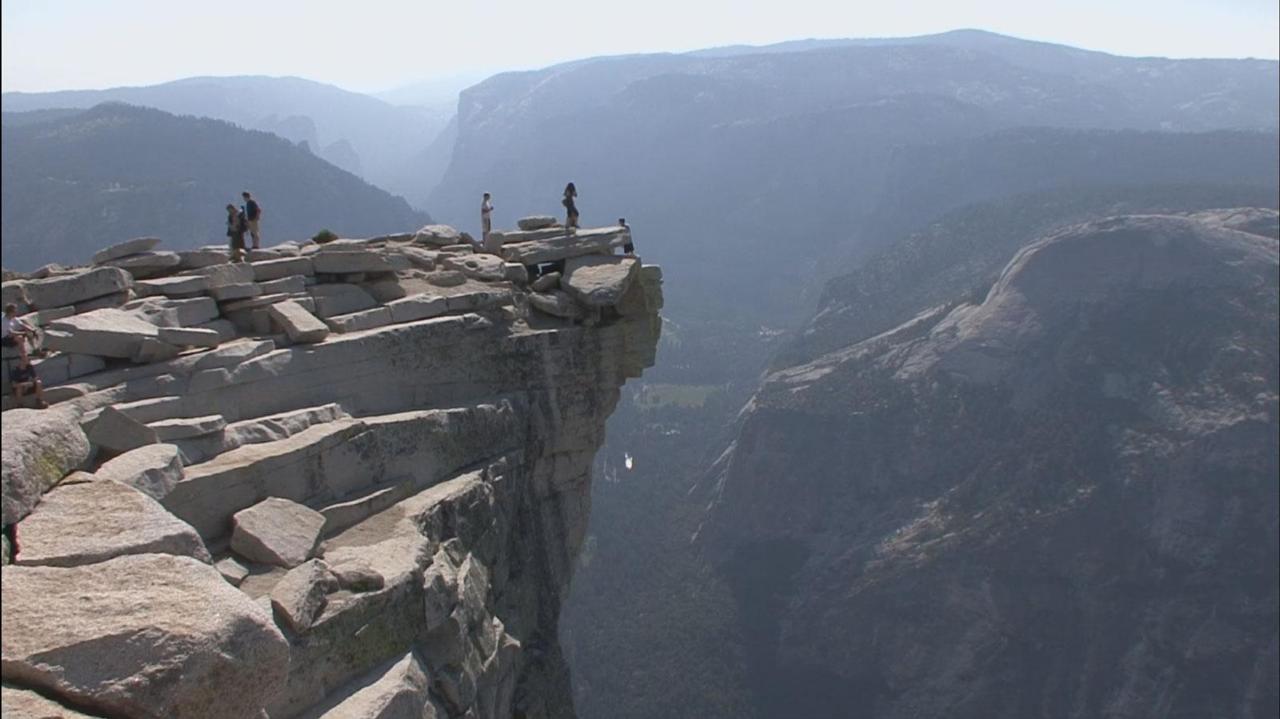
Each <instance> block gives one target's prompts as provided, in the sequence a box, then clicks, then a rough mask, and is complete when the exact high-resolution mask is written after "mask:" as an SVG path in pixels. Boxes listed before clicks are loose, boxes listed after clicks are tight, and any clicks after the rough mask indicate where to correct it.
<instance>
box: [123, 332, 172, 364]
mask: <svg viewBox="0 0 1280 719" xmlns="http://www.w3.org/2000/svg"><path fill="white" fill-rule="evenodd" d="M181 352H182V348H180V347H178V346H177V345H171V344H169V343H168V342H163V341H161V340H160V339H159V338H156V337H144V338H143V339H142V342H141V343H140V344H139V345H138V351H137V352H134V353H133V357H132V358H131V359H132V360H133V361H134V362H136V363H138V364H148V363H150V362H164V361H165V360H171V359H173V358H174V357H177V356H178V355H179V354H181Z"/></svg>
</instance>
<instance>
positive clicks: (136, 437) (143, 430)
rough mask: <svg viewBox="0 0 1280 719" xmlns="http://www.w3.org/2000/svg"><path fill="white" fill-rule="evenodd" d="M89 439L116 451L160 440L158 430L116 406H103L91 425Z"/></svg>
mask: <svg viewBox="0 0 1280 719" xmlns="http://www.w3.org/2000/svg"><path fill="white" fill-rule="evenodd" d="M89 441H90V442H92V443H93V444H94V445H96V446H98V447H102V448H104V449H108V450H111V451H112V452H116V453H123V452H128V451H129V450H131V449H136V448H138V447H142V446H145V445H148V444H155V443H156V442H159V441H160V438H159V437H158V436H156V431H155V430H154V429H151V428H150V427H148V426H147V425H145V424H143V423H141V422H139V421H138V420H136V419H134V418H132V417H130V416H129V415H127V414H125V413H124V412H121V411H120V410H118V409H116V408H115V407H111V406H107V407H103V408H102V412H101V413H99V414H98V418H97V419H95V420H94V421H93V424H92V425H91V426H90V427H89Z"/></svg>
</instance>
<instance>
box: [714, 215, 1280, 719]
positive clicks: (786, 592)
mask: <svg viewBox="0 0 1280 719" xmlns="http://www.w3.org/2000/svg"><path fill="white" fill-rule="evenodd" d="M1261 215H1266V217H1261ZM1233 217H1234V218H1235V219H1236V220H1238V219H1239V217H1240V216H1239V214H1238V213H1235V214H1233V213H1216V214H1215V213H1204V214H1201V215H1197V216H1194V217H1168V216H1129V217H1121V218H1114V219H1109V220H1105V221H1097V222H1091V223H1087V224H1084V225H1078V226H1075V227H1072V228H1069V229H1067V230H1064V231H1061V232H1060V233H1058V234H1056V235H1052V236H1050V237H1048V238H1046V239H1044V240H1042V241H1039V242H1036V243H1034V244H1032V245H1030V246H1028V247H1026V248H1024V249H1023V250H1022V251H1021V252H1019V253H1018V254H1017V255H1016V256H1015V257H1014V259H1013V260H1012V261H1011V262H1010V263H1009V264H1008V266H1007V267H1006V268H1005V270H1004V272H1003V273H1002V274H1001V276H1000V278H999V279H998V280H997V281H996V283H995V284H994V286H992V287H991V289H990V292H989V293H988V294H987V296H986V298H985V299H984V300H981V301H980V302H976V303H973V304H963V303H962V304H959V305H958V306H956V305H952V306H951V307H953V308H948V307H947V306H944V307H940V308H936V309H933V310H926V311H924V312H922V313H921V314H920V315H919V316H917V317H916V318H915V319H913V320H911V321H910V322H907V323H905V324H902V325H901V326H899V327H897V328H895V329H892V330H890V331H888V332H885V333H883V334H880V335H877V336H875V337H872V338H869V339H866V340H863V341H861V342H859V343H857V344H854V345H852V346H849V347H846V348H845V349H843V350H839V351H836V352H832V353H829V354H827V355H824V356H822V357H820V358H818V359H816V360H814V361H812V362H810V363H808V364H804V365H800V366H795V367H790V368H787V369H785V370H782V371H779V372H777V373H775V374H773V375H771V376H770V377H769V378H768V380H767V381H766V382H765V384H764V386H763V388H762V389H761V390H760V392H759V393H758V395H757V396H756V398H755V399H754V400H753V401H752V403H751V404H750V405H749V407H748V409H747V410H746V411H745V413H744V419H743V422H742V428H741V431H740V433H739V436H738V438H737V441H736V443H735V445H734V447H733V448H732V450H731V452H730V453H728V454H727V456H726V457H725V458H724V460H723V461H722V463H721V466H720V467H719V472H720V474H719V484H718V486H717V488H716V499H715V501H714V503H713V505H712V507H711V509H710V513H709V516H708V519H707V522H706V524H705V526H704V528H703V530H702V535H701V538H702V540H703V541H704V543H705V546H706V547H707V548H708V549H709V550H711V552H712V553H713V554H714V555H715V556H717V557H719V558H720V559H721V560H722V562H723V566H724V568H725V572H726V575H727V577H728V579H729V581H730V583H731V584H732V585H733V587H734V590H735V594H736V596H737V599H738V601H739V603H740V606H741V607H742V609H743V611H744V616H745V618H746V620H747V621H748V622H750V623H751V624H752V627H751V628H749V629H748V630H747V631H748V633H749V635H750V636H751V640H750V641H751V643H752V659H751V661H752V670H753V671H754V672H755V673H756V675H757V678H758V679H759V686H761V687H763V688H762V689H761V690H760V692H759V693H758V697H759V700H760V702H761V705H762V709H763V710H764V711H763V712H762V713H763V715H765V716H788V715H803V716H849V717H876V718H880V717H912V716H955V717H1024V716H1061V717H1068V716H1112V717H1140V716H1152V715H1161V716H1262V715H1264V714H1266V713H1268V710H1269V708H1274V707H1275V705H1276V702H1277V699H1278V687H1277V679H1276V677H1277V670H1278V669H1280V667H1278V665H1277V634H1276V632H1277V609H1276V607H1277V603H1278V601H1280V596H1278V592H1280V590H1278V589H1277V581H1278V579H1280V576H1278V574H1277V565H1278V564H1280V549H1278V547H1277V525H1276V517H1277V512H1278V506H1277V494H1278V493H1277V482H1276V477H1277V470H1278V467H1277V450H1278V446H1277V444H1278V442H1277V430H1278V426H1277V390H1278V380H1277V361H1278V359H1280V357H1278V352H1277V343H1278V336H1277V274H1276V272H1277V245H1276V239H1275V237H1274V232H1268V231H1267V227H1268V222H1267V220H1268V219H1269V221H1270V224H1271V225H1274V218H1275V213H1274V212H1262V213H1256V212H1255V213H1253V214H1252V215H1251V217H1252V219H1251V220H1250V221H1249V222H1245V223H1241V222H1237V221H1233V219H1232V218H1233ZM1253 220H1258V221H1257V222H1254V221H1253ZM1228 225H1231V226H1234V227H1240V228H1242V229H1243V230H1249V231H1241V229H1231V228H1230V227H1228ZM1260 228H1261V229H1260ZM1254 232H1259V233H1260V234H1254ZM1267 235H1270V236H1267Z"/></svg>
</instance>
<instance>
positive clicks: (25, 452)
mask: <svg viewBox="0 0 1280 719" xmlns="http://www.w3.org/2000/svg"><path fill="white" fill-rule="evenodd" d="M90 451H91V447H90V445H89V438H88V437H86V436H85V434H84V430H82V429H81V428H80V421H79V419H78V418H77V417H76V416H75V415H73V414H71V413H70V412H64V411H61V410H57V409H51V410H38V409H14V410H9V411H8V412H5V413H4V421H3V422H0V458H2V468H0V484H2V485H3V500H4V502H3V515H4V517H3V524H4V525H5V526H8V525H10V524H13V523H14V522H17V521H18V520H19V519H22V518H23V517H25V516H27V514H28V513H30V512H31V509H32V508H33V507H35V506H36V503H37V502H39V501H40V496H41V495H43V494H44V493H45V492H47V491H49V489H50V488H51V487H53V486H54V485H55V484H57V483H58V482H59V481H60V480H61V479H62V478H63V477H65V476H66V475H67V474H69V473H70V472H72V471H74V470H76V469H79V468H80V467H81V466H83V465H84V463H85V462H86V461H88V459H89V454H90Z"/></svg>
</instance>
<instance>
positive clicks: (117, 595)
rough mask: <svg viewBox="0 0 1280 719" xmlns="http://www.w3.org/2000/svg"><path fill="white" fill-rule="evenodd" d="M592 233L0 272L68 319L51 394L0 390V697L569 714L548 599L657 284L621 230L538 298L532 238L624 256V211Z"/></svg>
mask: <svg viewBox="0 0 1280 719" xmlns="http://www.w3.org/2000/svg"><path fill="white" fill-rule="evenodd" d="M508 234H509V235H516V234H517V233H508ZM582 234H584V235H586V241H585V243H584V238H582V237H572V238H571V237H567V236H563V235H562V236H561V237H560V238H558V239H557V238H556V237H555V236H552V235H551V234H549V233H548V232H547V231H545V230H543V231H541V232H540V233H539V234H538V235H537V237H536V239H533V238H529V239H525V238H521V237H519V236H518V235H517V236H515V237H508V238H507V240H506V243H505V244H504V245H503V246H502V247H501V248H499V251H500V252H501V253H502V256H498V255H491V254H484V253H476V252H475V251H474V249H473V246H472V245H470V244H468V238H467V237H466V236H465V234H463V233H457V232H456V231H451V228H445V227H440V226H432V227H428V228H424V229H423V230H422V231H420V232H418V233H404V234H402V235H394V236H389V237H382V238H374V239H371V240H338V241H335V242H332V243H327V244H325V245H319V246H318V245H314V244H310V243H302V244H287V245H283V246H280V247H277V248H272V249H270V250H262V251H255V253H254V255H253V256H252V257H251V259H252V260H253V261H252V262H249V263H244V264H229V263H227V262H226V261H225V254H222V253H220V252H219V251H218V249H217V248H208V249H207V250H203V251H196V252H194V253H178V254H176V255H173V256H172V257H171V256H170V254H169V253H163V252H160V251H156V250H155V249H154V248H155V247H156V245H157V244H158V243H157V242H154V241H152V240H151V239H146V240H137V241H130V242H126V243H122V244H121V245H119V246H116V247H112V248H108V249H106V250H104V251H103V252H101V253H99V254H98V256H96V257H95V260H97V261H98V262H99V264H100V265H101V266H99V267H96V268H82V269H70V270H66V269H61V268H59V269H58V270H57V272H58V274H57V275H55V276H53V277H52V278H46V279H42V280H17V281H11V282H6V283H5V288H4V289H5V297H6V300H10V299H11V300H13V301H15V302H16V303H20V304H21V305H22V311H23V312H25V313H26V319H27V320H28V321H30V322H33V323H38V324H39V325H41V326H42V327H43V328H44V329H45V332H44V336H45V338H46V341H45V347H46V348H48V349H49V350H53V352H52V353H51V354H50V353H45V354H44V356H39V357H37V359H36V365H37V374H38V375H39V376H41V377H42V379H43V380H44V383H45V385H46V395H47V396H48V399H49V401H50V402H51V404H52V408H51V409H48V410H31V409H14V410H13V411H6V412H5V413H4V415H3V435H4V436H3V443H4V474H3V500H4V527H5V548H6V552H5V555H6V556H5V564H6V566H5V568H4V582H3V621H4V631H3V662H2V665H0V666H2V668H3V678H4V681H5V685H6V689H5V691H6V695H5V696H6V704H7V703H8V702H9V699H10V695H12V697H13V698H14V701H19V700H21V701H23V702H27V703H30V704H32V705H33V706H35V705H38V704H41V703H44V704H48V705H50V706H56V705H57V703H58V702H62V703H63V704H64V706H65V707H68V708H67V709H66V710H65V712H66V715H68V716H78V714H75V712H81V713H83V714H86V715H91V714H95V713H96V714H102V715H105V716H128V717H177V716H181V717H210V718H214V717H218V718H221V717H226V718H227V719H232V718H234V719H242V718H244V717H270V718H271V719H288V718H290V717H303V716H305V717H345V716H369V717H375V716H415V717H416V716H423V717H441V718H443V717H510V716H522V717H570V716H573V707H572V701H571V695H570V693H569V683H568V669H567V667H566V664H565V662H564V660H563V658H562V656H561V653H560V648H559V645H558V639H557V622H558V616H559V608H560V603H561V601H562V600H563V599H564V597H565V594H566V592H567V590H568V586H569V581H570V577H571V574H572V568H573V565H574V561H575V558H576V556H577V554H578V551H579V548H580V545H581V543H582V541H583V537H584V535H585V530H586V523H587V515H588V512H589V508H590V479H591V478H590V467H591V462H592V458H593V456H594V454H595V452H596V449H597V448H598V447H599V445H600V444H601V442H602V441H603V433H604V422H605V419H606V418H607V417H608V415H609V414H610V412H611V411H612V410H613V407H614V405H615V403H616V402H617V400H618V397H619V393H620V388H621V386H622V384H623V383H624V382H625V381H626V380H627V379H628V378H630V377H636V376H639V374H640V373H641V372H642V371H643V370H644V368H646V367H648V366H649V365H651V364H652V362H653V359H654V352H655V351H656V345H657V339H658V333H659V331H660V326H661V325H660V321H659V318H658V311H659V309H660V308H661V304H662V293H661V273H660V271H659V270H658V268H656V267H646V266H642V265H641V264H640V262H639V261H638V260H634V259H628V260H627V261H626V262H625V263H621V264H622V266H624V267H625V271H624V272H614V273H609V272H600V273H597V275H596V276H593V277H592V278H591V284H590V285H589V287H588V289H586V290H585V291H584V292H583V293H581V295H580V297H571V296H569V295H567V294H565V293H560V295H561V296H560V297H558V298H557V299H556V300H555V303H557V304H556V306H557V307H559V303H574V305H573V306H574V307H575V308H576V309H574V311H572V312H568V311H567V310H566V311H564V312H547V311H544V310H543V309H540V307H544V306H545V305H546V301H545V298H544V297H542V296H541V295H540V293H538V292H536V291H534V290H533V289H532V288H531V287H530V286H529V282H530V277H531V276H535V277H536V276H537V274H538V270H539V269H540V268H538V267H536V266H526V265H525V264H524V259H523V258H525V257H526V256H534V257H535V258H536V261H538V262H553V263H554V262H560V264H561V265H563V261H564V260H567V259H571V258H587V259H576V260H575V264H576V265H582V264H591V265H592V266H604V265H611V264H618V261H616V260H609V259H608V257H607V256H608V255H611V254H612V252H613V249H614V247H615V246H618V245H620V240H622V239H625V238H626V235H627V230H625V229H624V228H603V229H599V230H590V231H585V232H584V233H582ZM557 246H559V247H560V250H559V255H558V256H557ZM157 256H159V257H161V258H163V259H162V260H157V259H156V257H157ZM591 257H598V258H599V259H597V260H594V261H592V260H591V259H590V258H591ZM175 258H176V259H175ZM619 259H621V258H619ZM446 274H447V278H446V277H444V276H445V275H446ZM33 288H34V289H35V290H36V291H35V292H29V290H32V289H33ZM33 295H34V297H33ZM37 297H38V301H37V300H36V298H37ZM566 314H568V315H569V316H567V317H566V316H564V315H566ZM68 357H86V358H90V359H88V360H83V361H80V362H78V363H75V364H74V366H76V367H78V368H81V369H82V370H83V371H80V372H74V373H72V372H71V371H70V370H69V367H71V366H73V363H71V362H69V361H68V360H67V359H66V358H68ZM10 362H11V360H10V359H6V377H5V381H4V385H5V389H6V395H5V408H6V410H8V409H10V408H11V407H13V406H15V405H16V404H17V402H16V401H15V399H14V398H13V397H11V396H9V395H8V394H7V391H8V389H9V382H8V377H7V372H8V369H9V367H8V365H9V364H10ZM55 369H56V370H57V371H59V372H61V374H56V375H55V374H53V373H52V372H53V371H54V370H55ZM98 513H106V514H108V515H109V516H104V517H95V514H98ZM11 542H12V546H11ZM87 598H88V599H87Z"/></svg>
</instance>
